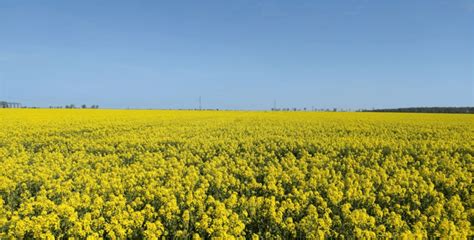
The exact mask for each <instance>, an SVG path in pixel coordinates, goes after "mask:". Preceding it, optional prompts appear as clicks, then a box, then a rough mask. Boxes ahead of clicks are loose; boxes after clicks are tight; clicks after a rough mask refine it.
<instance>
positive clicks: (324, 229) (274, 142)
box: [0, 109, 474, 239]
mask: <svg viewBox="0 0 474 240" xmlns="http://www.w3.org/2000/svg"><path fill="white" fill-rule="evenodd" d="M473 132H474V116H473V115H449V114H395V113H314V112H230V111H229V112H227V111H220V112H219V111H139V110H45V109H37V110H27V109H16V110H14V109H9V110H7V109H5V110H0V238H1V239H17V238H47V239H53V238H61V239H63V238H74V239H86V238H87V239H98V238H106V239H126V238H134V239H141V238H147V239H157V238H165V239H204V238H206V239H207V238H221V239H233V238H237V239H258V238H260V239H262V238H265V239H295V238H296V239H320V238H336V239H347V238H350V239H353V238H408V239H413V238H415V237H417V238H427V237H449V238H454V239H466V238H469V237H472V236H473V227H472V224H473V221H474V209H473V204H474V197H473V194H472V193H473V190H474V189H473V185H472V174H473V171H474V167H473V155H474V149H473V142H474V141H473V140H474V139H473V136H474V134H473Z"/></svg>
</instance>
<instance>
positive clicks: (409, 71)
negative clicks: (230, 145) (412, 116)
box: [0, 0, 474, 110]
mask: <svg viewBox="0 0 474 240" xmlns="http://www.w3.org/2000/svg"><path fill="white" fill-rule="evenodd" d="M0 34H1V35H2V37H1V38H0V101H1V100H7V101H14V102H20V103H22V104H23V105H27V106H37V107H49V106H64V105H66V104H75V105H76V106H80V105H81V104H87V105H88V106H89V105H93V104H97V105H99V106H100V107H101V108H114V109H117V108H119V109H126V108H141V109H192V108H198V107H199V102H198V99H199V97H200V96H201V97H202V107H203V108H213V109H216V108H219V109H236V110H245V109H247V110H265V109H270V108H272V107H273V106H274V101H275V100H276V106H277V107H278V108H293V107H296V108H307V109H311V108H313V107H314V108H318V109H321V108H340V109H341V108H342V109H353V110H355V109H371V108H399V107H424V106H427V107H435V106H436V107H437V106H439V107H448V106H453V107H463V106H473V105H474V97H473V91H474V86H473V81H474V45H473V42H474V3H473V2H472V1H469V0H455V1H444V0H435V1H427V0H423V1H416V2H414V1H405V0H404V1H370V0H353V1H320V2H311V1H301V2H298V3H294V2H286V1H243V0H242V1H235V2H234V1H233V2H221V1H199V2H190V1H177V2H167V3H158V2H154V1H143V2H128V1H101V2H96V1H75V2H59V1H41V2H35V1H21V2H19V1H13V0H6V1H2V2H1V3H0Z"/></svg>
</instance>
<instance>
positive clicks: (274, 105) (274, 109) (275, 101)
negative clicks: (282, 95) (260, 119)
mask: <svg viewBox="0 0 474 240" xmlns="http://www.w3.org/2000/svg"><path fill="white" fill-rule="evenodd" d="M276 110H277V100H276V99H275V100H273V111H276Z"/></svg>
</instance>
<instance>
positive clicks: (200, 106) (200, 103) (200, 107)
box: [199, 96, 202, 110]
mask: <svg viewBox="0 0 474 240" xmlns="http://www.w3.org/2000/svg"><path fill="white" fill-rule="evenodd" d="M199 110H202V101H201V96H199Z"/></svg>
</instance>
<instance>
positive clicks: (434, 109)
mask: <svg viewBox="0 0 474 240" xmlns="http://www.w3.org/2000/svg"><path fill="white" fill-rule="evenodd" d="M362 112H412V113H471V114H472V113H474V107H411V108H389V109H372V110H362Z"/></svg>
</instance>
